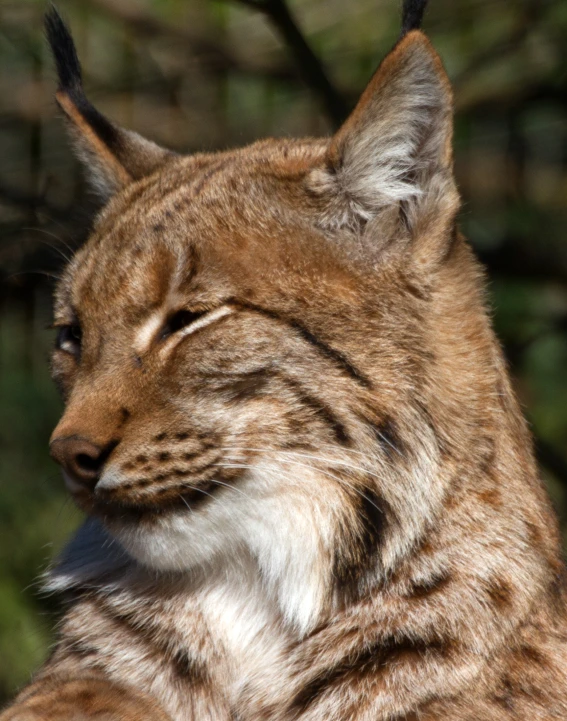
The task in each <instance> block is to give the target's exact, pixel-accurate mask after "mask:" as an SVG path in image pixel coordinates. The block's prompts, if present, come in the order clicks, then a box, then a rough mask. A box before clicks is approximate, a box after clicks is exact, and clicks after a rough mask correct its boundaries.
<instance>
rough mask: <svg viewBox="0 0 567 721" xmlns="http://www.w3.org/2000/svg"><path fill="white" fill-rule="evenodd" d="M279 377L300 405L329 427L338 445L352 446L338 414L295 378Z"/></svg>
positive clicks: (281, 375)
mask: <svg viewBox="0 0 567 721" xmlns="http://www.w3.org/2000/svg"><path fill="white" fill-rule="evenodd" d="M278 375H279V377H280V378H281V379H282V380H283V381H284V382H285V384H286V386H287V387H288V388H289V389H290V390H291V391H292V392H293V393H294V394H295V395H296V397H297V399H298V400H299V402H300V404H301V405H302V406H304V407H307V408H309V409H310V410H312V411H313V412H314V413H315V415H316V416H317V417H318V418H320V419H321V420H322V421H323V422H324V423H325V424H326V425H327V426H328V427H329V429H330V430H331V432H332V433H333V435H334V437H335V440H336V441H337V443H339V444H340V445H345V446H348V445H349V444H350V442H351V439H350V436H349V434H348V432H347V430H346V428H345V426H344V423H342V422H341V421H340V420H339V419H338V418H337V416H336V414H335V413H333V411H332V410H331V409H330V408H329V406H327V405H326V404H325V403H323V401H321V400H319V399H318V398H316V397H315V396H314V395H313V394H312V393H309V392H308V391H306V390H305V389H304V388H303V387H302V385H301V383H299V382H298V381H296V380H295V379H294V378H290V377H289V376H285V375H283V374H282V373H280V374H278Z"/></svg>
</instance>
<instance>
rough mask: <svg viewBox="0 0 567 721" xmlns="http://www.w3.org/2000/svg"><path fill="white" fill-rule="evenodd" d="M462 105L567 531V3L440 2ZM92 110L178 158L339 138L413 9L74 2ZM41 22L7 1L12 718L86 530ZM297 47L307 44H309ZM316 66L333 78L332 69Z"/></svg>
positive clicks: (5, 513)
mask: <svg viewBox="0 0 567 721" xmlns="http://www.w3.org/2000/svg"><path fill="white" fill-rule="evenodd" d="M430 6H431V7H430V8H429V11H428V13H427V16H426V21H425V29H426V31H427V32H428V33H429V35H430V36H431V38H432V40H433V42H434V44H435V46H436V47H437V49H438V50H439V52H440V53H441V55H442V57H443V59H444V61H445V63H446V67H447V70H448V73H449V75H450V77H451V79H452V81H453V83H454V86H455V93H456V109H457V118H456V133H455V145H456V172H457V176H458V182H459V186H460V188H461V191H462V195H463V198H464V205H463V210H462V214H461V224H462V227H463V230H464V231H465V233H466V234H467V235H468V237H469V238H470V240H471V242H472V243H473V245H474V247H475V249H476V250H477V252H478V253H479V255H480V256H481V258H482V259H483V261H484V262H485V264H486V265H487V267H488V273H489V277H490V285H489V303H490V304H491V307H492V309H493V314H494V321H495V324H496V328H497V331H498V333H499V336H500V338H501V340H502V342H503V344H504V346H505V349H506V353H507V356H508V359H509V362H510V365H511V369H512V372H513V374H514V377H515V381H516V387H517V390H518V393H519V395H520V397H521V400H522V403H523V405H524V408H525V410H526V413H527V415H528V418H529V420H530V423H531V425H532V429H533V432H534V434H535V437H536V444H537V451H538V456H539V460H540V463H541V466H542V472H543V474H544V477H545V479H546V481H547V482H548V486H549V489H550V492H551V495H552V497H553V500H554V502H555V504H556V507H557V509H558V512H559V513H560V515H561V518H562V522H563V527H564V528H565V529H566V530H567V443H566V441H567V382H566V380H567V334H566V331H567V242H566V240H567V238H566V221H567V217H566V216H567V2H566V1H565V0H431V2H430ZM59 8H60V10H61V11H62V13H63V14H64V16H65V17H66V18H67V20H68V22H69V24H70V25H71V27H72V29H73V33H74V36H75V39H76V42H77V46H78V49H79V55H80V56H81V59H82V62H83V66H84V72H85V84H86V87H87V90H88V93H89V96H90V98H91V100H93V102H94V103H95V104H96V105H97V106H98V107H99V109H101V110H102V111H103V112H105V113H106V114H107V115H108V116H110V117H111V118H113V119H114V120H116V121H117V122H119V123H121V124H124V125H126V126H128V127H130V128H133V129H135V130H137V131H139V132H141V133H143V134H145V135H147V136H149V137H151V138H152V139H154V140H156V141H157V142H160V143H162V144H164V145H167V146H169V147H171V148H174V149H176V150H181V151H192V150H197V149H200V150H214V149H218V148H226V147H230V146H232V145H242V144H245V143H247V142H249V141H251V140H254V139H256V138H258V137H262V136H265V135H273V136H295V135H299V136H301V135H320V134H328V133H330V132H331V131H332V129H333V127H334V126H335V125H336V124H337V123H338V122H339V120H340V118H341V117H342V116H343V115H344V113H345V112H346V111H347V110H348V109H349V108H350V107H352V105H353V104H354V102H355V101H356V98H357V96H358V94H359V93H360V91H361V90H362V89H363V87H364V85H365V84H366V82H367V81H368V79H369V77H370V75H371V73H372V71H373V70H374V68H375V67H376V65H377V63H378V61H379V60H380V58H381V57H382V56H383V55H384V53H385V52H387V50H388V49H389V48H390V47H391V46H392V44H393V43H394V41H395V40H396V38H397V36H398V33H399V27H400V26H399V4H398V0H301V1H300V0H294V1H293V0H290V2H289V5H288V6H287V9H289V10H290V11H291V13H292V15H291V16H290V14H289V13H288V12H287V10H286V6H285V5H284V4H283V3H282V0H257V1H256V0H222V1H220V0H219V1H213V0H60V1H59ZM44 10H45V4H44V3H43V2H35V1H34V0H12V1H6V0H0V702H1V701H2V700H3V699H5V698H6V697H7V696H8V695H10V694H11V693H12V692H13V690H14V688H15V687H16V686H17V685H19V684H21V683H23V682H25V681H26V680H27V679H28V677H29V673H30V671H31V669H32V668H34V667H35V666H37V664H39V663H40V662H41V660H42V659H43V658H44V657H45V654H46V652H47V648H48V645H49V643H50V639H51V635H50V629H51V627H52V624H53V617H54V612H55V602H54V601H53V600H52V599H49V598H47V599H46V598H42V597H41V596H40V595H39V594H38V591H37V580H36V579H37V577H38V574H39V572H40V571H41V569H43V568H44V567H45V565H46V563H47V561H48V560H49V558H50V557H51V556H52V555H53V553H54V552H56V551H57V549H59V548H60V547H61V545H62V543H63V541H64V539H65V538H66V537H67V536H68V535H69V533H70V532H71V530H72V529H73V528H74V527H75V526H76V524H77V523H78V521H79V515H78V513H77V512H76V511H75V510H74V509H73V506H72V504H71V502H69V501H67V500H66V494H65V491H64V489H63V483H62V481H61V479H60V475H59V472H58V470H57V468H56V467H55V465H54V464H53V463H52V462H51V461H50V460H49V457H48V454H47V440H48V438H49V434H50V432H51V429H52V428H53V426H54V425H55V422H56V420H57V418H58V415H59V413H60V410H61V404H60V402H59V400H58V398H57V394H56V392H55V390H54V388H53V386H52V384H51V382H50V380H49V372H48V354H49V347H50V345H51V343H52V340H53V339H52V335H53V334H52V331H50V330H47V328H46V326H47V325H48V324H49V322H50V315H51V311H50V295H51V290H52V286H53V282H54V279H55V278H56V276H57V274H58V272H59V271H60V269H61V264H62V263H63V262H64V260H65V258H66V257H68V256H69V255H70V253H72V250H73V249H74V248H76V247H77V246H78V245H79V244H80V243H81V242H82V241H83V240H84V238H85V235H86V234H87V232H88V228H89V222H90V220H91V219H92V216H93V212H94V210H95V207H96V204H95V201H94V198H93V197H91V196H90V194H89V192H88V190H87V188H86V187H85V183H84V181H83V176H82V173H81V170H80V168H79V167H78V165H77V163H76V162H75V161H74V159H73V157H72V155H71V153H70V150H69V147H68V144H67V142H66V138H65V133H64V128H63V124H62V122H61V118H60V117H59V114H58V112H57V110H56V107H55V104H54V102H53V99H52V98H53V92H54V89H55V73H54V69H53V64H52V61H51V58H50V57H49V53H48V50H47V47H46V43H45V42H44V40H43V36H42V27H41V24H42V13H43V12H44ZM298 27H299V28H301V31H298ZM317 58H319V60H320V63H321V64H320V63H319V62H318V60H317Z"/></svg>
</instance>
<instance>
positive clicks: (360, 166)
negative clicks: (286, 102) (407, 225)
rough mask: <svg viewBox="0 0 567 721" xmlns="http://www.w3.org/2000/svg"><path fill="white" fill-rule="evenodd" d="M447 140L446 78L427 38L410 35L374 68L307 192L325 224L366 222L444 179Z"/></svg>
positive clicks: (448, 155)
mask: <svg viewBox="0 0 567 721" xmlns="http://www.w3.org/2000/svg"><path fill="white" fill-rule="evenodd" d="M451 139H452V93H451V89H450V85H449V80H448V78H447V76H446V74H445V71H444V70H443V66H442V64H441V61H440V59H439V57H438V55H437V54H436V52H435V51H434V50H433V48H432V47H431V45H430V43H429V41H428V40H427V38H426V37H425V36H424V35H423V34H422V33H421V32H419V31H414V32H411V33H409V34H408V35H406V36H405V37H404V38H403V40H401V41H400V42H399V43H398V45H397V46H396V47H395V48H394V50H392V52H391V53H390V54H389V55H388V56H387V57H386V58H385V59H384V61H383V62H382V64H381V65H380V67H379V68H378V70H377V72H376V74H375V75H374V77H373V78H372V80H371V81H370V84H369V85H368V87H367V88H366V90H365V92H364V93H363V95H362V98H361V99H360V101H359V103H358V105H357V107H356V108H355V110H354V112H353V113H352V114H351V116H350V117H349V118H348V119H347V121H346V122H345V124H344V125H343V126H342V128H341V129H340V130H339V131H338V133H337V134H336V135H335V137H334V138H333V139H332V141H331V144H330V147H329V151H328V155H327V162H326V165H325V166H323V167H319V168H316V169H315V170H313V171H312V172H311V174H310V176H309V178H308V184H309V188H310V190H311V191H312V192H314V193H316V194H318V195H322V196H327V200H328V207H327V210H326V213H325V215H326V216H327V220H328V221H329V222H330V223H331V224H332V225H335V226H341V225H344V224H346V223H348V222H349V218H351V219H352V216H353V215H354V216H356V217H358V218H359V219H362V220H370V219H371V218H373V217H375V215H376V214H377V213H378V212H379V211H380V210H381V209H382V208H384V207H386V206H390V205H393V204H400V203H412V202H414V201H417V200H418V199H419V198H420V197H422V196H423V195H424V194H427V190H428V185H429V183H430V182H431V180H432V178H433V177H434V176H435V175H437V174H439V173H442V174H443V175H445V176H447V177H449V178H451V166H452V154H451ZM410 214H411V213H410Z"/></svg>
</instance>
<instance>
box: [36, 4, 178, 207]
mask: <svg viewBox="0 0 567 721" xmlns="http://www.w3.org/2000/svg"><path fill="white" fill-rule="evenodd" d="M45 30H46V34H47V38H48V40H49V44H50V46H51V50H52V52H53V55H54V57H55V64H56V66H57V74H58V76H59V88H58V90H57V93H56V95H55V97H56V99H57V102H58V104H59V106H60V108H61V109H62V110H63V112H64V113H65V115H66V118H67V121H68V125H69V128H70V131H71V135H72V137H73V140H74V144H75V148H76V150H77V154H78V156H79V157H80V158H81V160H82V161H83V162H84V164H85V167H86V169H87V171H88V174H89V179H90V180H91V182H92V184H93V185H94V187H95V188H96V190H98V191H99V192H100V193H101V194H102V195H103V197H105V198H107V197H108V196H109V195H111V194H112V193H113V192H116V191H117V190H120V189H121V188H123V187H124V186H125V185H127V184H128V183H131V182H132V181H134V180H138V179H139V178H142V177H143V176H145V175H148V174H149V173H151V172H152V171H153V170H155V169H156V168H157V167H159V166H160V165H162V164H163V163H164V162H165V161H166V160H167V159H168V158H170V157H172V156H173V155H174V154H173V153H171V152H170V151H167V150H164V149H163V148H160V147H159V146H157V145H155V143H152V142H151V141H149V140H145V139H144V138H142V137H141V136H140V135H138V134H137V133H134V132H132V131H129V130H123V129H121V128H118V127H116V126H115V125H114V124H113V123H111V122H110V121H109V120H107V118H105V117H104V115H101V113H99V112H98V110H97V109H96V108H95V107H94V106H93V105H91V103H90V102H89V101H88V100H87V98H86V96H85V93H84V91H83V84H82V75H81V66H80V63H79V60H78V57H77V51H76V49H75V44H74V43H73V38H72V37H71V34H70V32H69V30H68V29H67V27H66V26H65V23H64V22H63V20H62V19H61V16H60V15H59V13H58V12H57V10H56V9H55V8H54V7H51V9H50V10H49V12H48V13H47V14H46V16H45Z"/></svg>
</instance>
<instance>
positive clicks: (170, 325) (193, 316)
mask: <svg viewBox="0 0 567 721" xmlns="http://www.w3.org/2000/svg"><path fill="white" fill-rule="evenodd" d="M206 313H207V311H206V310H198V311H191V310H178V311H177V312H176V313H174V314H173V315H172V316H170V317H169V319H168V320H167V321H166V323H165V325H164V327H163V330H162V333H161V338H162V340H163V339H165V338H168V337H169V336H170V335H173V333H177V332H178V331H180V330H182V329H183V328H186V327H187V326H189V325H191V324H192V323H194V322H195V321H196V320H199V318H201V317H202V316H204V315H205V314H206Z"/></svg>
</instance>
